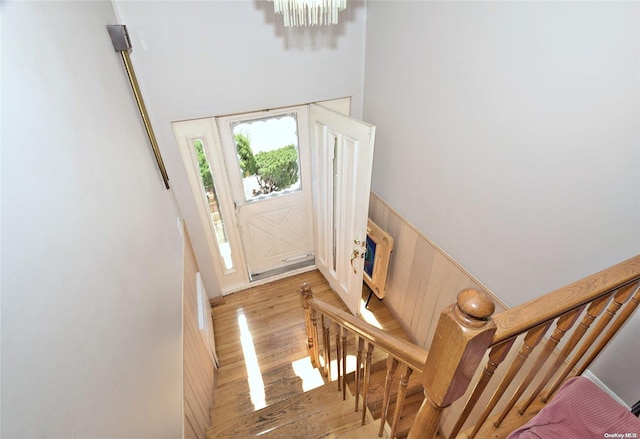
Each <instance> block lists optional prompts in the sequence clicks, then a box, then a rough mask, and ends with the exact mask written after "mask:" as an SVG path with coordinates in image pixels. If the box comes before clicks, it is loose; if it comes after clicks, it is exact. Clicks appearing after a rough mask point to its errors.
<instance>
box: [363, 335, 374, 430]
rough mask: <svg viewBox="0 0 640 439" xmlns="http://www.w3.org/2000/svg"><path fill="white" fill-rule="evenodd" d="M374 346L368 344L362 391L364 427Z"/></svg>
mask: <svg viewBox="0 0 640 439" xmlns="http://www.w3.org/2000/svg"><path fill="white" fill-rule="evenodd" d="M372 353H373V344H372V343H367V356H366V360H365V362H364V384H363V389H362V425H364V421H365V418H366V417H367V401H368V400H369V378H371V354H372Z"/></svg>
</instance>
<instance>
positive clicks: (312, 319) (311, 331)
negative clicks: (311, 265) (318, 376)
mask: <svg viewBox="0 0 640 439" xmlns="http://www.w3.org/2000/svg"><path fill="white" fill-rule="evenodd" d="M311 299H313V291H311V287H310V286H309V285H307V284H306V283H304V284H302V287H301V288H300V300H301V301H302V306H303V307H304V321H305V327H306V332H307V353H308V355H309V357H310V358H311V365H312V366H313V367H318V365H319V364H320V361H319V359H320V354H319V351H318V326H317V322H316V311H315V310H314V309H313V308H311V306H310V305H309V301H310V300H311Z"/></svg>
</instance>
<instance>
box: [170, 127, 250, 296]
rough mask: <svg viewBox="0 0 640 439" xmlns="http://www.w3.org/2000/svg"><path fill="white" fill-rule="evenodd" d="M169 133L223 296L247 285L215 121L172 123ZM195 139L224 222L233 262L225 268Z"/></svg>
mask: <svg viewBox="0 0 640 439" xmlns="http://www.w3.org/2000/svg"><path fill="white" fill-rule="evenodd" d="M172 127H173V131H174V134H175V136H176V141H177V143H178V149H179V151H180V155H181V157H182V161H183V164H184V169H185V171H186V174H187V179H188V180H189V186H190V188H191V192H192V194H193V198H194V201H195V205H196V210H197V213H198V219H199V222H200V227H201V228H202V231H203V233H204V236H205V239H206V245H207V247H208V249H209V252H210V254H211V255H212V257H213V268H214V271H215V274H216V277H217V278H218V283H219V285H220V289H221V290H222V292H223V294H224V293H226V292H229V291H233V290H236V289H238V288H241V287H243V286H245V285H247V283H248V281H249V280H248V277H247V274H246V270H245V268H244V267H245V261H244V257H243V255H242V250H241V248H240V238H239V235H238V231H237V228H236V227H235V219H234V218H233V216H234V209H233V201H232V200H231V197H230V196H229V195H228V193H229V189H228V183H227V181H228V178H227V174H226V169H225V166H224V160H223V157H222V152H221V151H220V148H218V147H217V145H219V144H220V137H219V134H218V129H217V127H216V125H215V119H212V118H206V119H195V120H187V121H182V122H174V123H172ZM195 140H200V141H201V142H202V143H203V145H204V149H205V151H206V155H207V158H208V159H209V164H210V166H211V171H212V174H213V179H214V183H215V186H216V188H217V194H218V198H219V204H220V210H221V212H222V216H223V218H224V221H225V223H226V232H227V234H228V235H229V236H228V238H229V249H230V253H231V254H230V256H229V255H227V257H231V259H232V261H233V267H232V268H230V269H228V268H226V264H225V262H224V257H225V255H223V254H222V253H221V249H220V246H219V245H217V242H216V241H217V238H216V236H215V233H214V226H213V223H212V219H211V214H210V211H209V208H208V202H207V200H206V196H205V191H204V186H203V184H202V180H201V178H200V170H199V168H198V158H197V157H196V153H195V150H194V146H193V145H194V142H195Z"/></svg>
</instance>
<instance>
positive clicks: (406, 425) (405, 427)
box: [387, 393, 424, 439]
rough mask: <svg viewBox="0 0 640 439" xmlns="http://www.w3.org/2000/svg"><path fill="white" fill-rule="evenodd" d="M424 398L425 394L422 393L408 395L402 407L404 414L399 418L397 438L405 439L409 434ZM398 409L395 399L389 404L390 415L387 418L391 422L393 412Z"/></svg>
mask: <svg viewBox="0 0 640 439" xmlns="http://www.w3.org/2000/svg"><path fill="white" fill-rule="evenodd" d="M423 400H424V394H422V393H414V394H412V395H407V397H406V399H405V400H404V405H403V407H402V414H401V415H400V419H399V420H398V426H397V427H396V438H397V439H404V438H406V437H407V436H408V435H409V430H410V429H411V426H412V425H413V421H414V419H415V417H416V414H417V413H418V410H419V409H420V406H421V405H422V401H423ZM395 410H396V403H395V399H394V400H393V401H392V403H391V404H389V415H388V416H387V419H388V421H387V422H389V424H390V423H391V422H390V421H391V420H393V413H394V412H395Z"/></svg>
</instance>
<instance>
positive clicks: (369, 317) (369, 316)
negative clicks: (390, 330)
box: [360, 299, 382, 329]
mask: <svg viewBox="0 0 640 439" xmlns="http://www.w3.org/2000/svg"><path fill="white" fill-rule="evenodd" d="M365 303H366V302H365V301H364V300H362V299H361V300H360V315H361V316H362V318H363V319H364V321H365V322H367V323H368V324H370V325H372V326H375V327H376V328H378V329H382V325H381V324H380V322H378V319H376V316H374V315H373V313H372V312H371V311H369V310H368V309H367V308H365V307H364V306H365Z"/></svg>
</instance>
